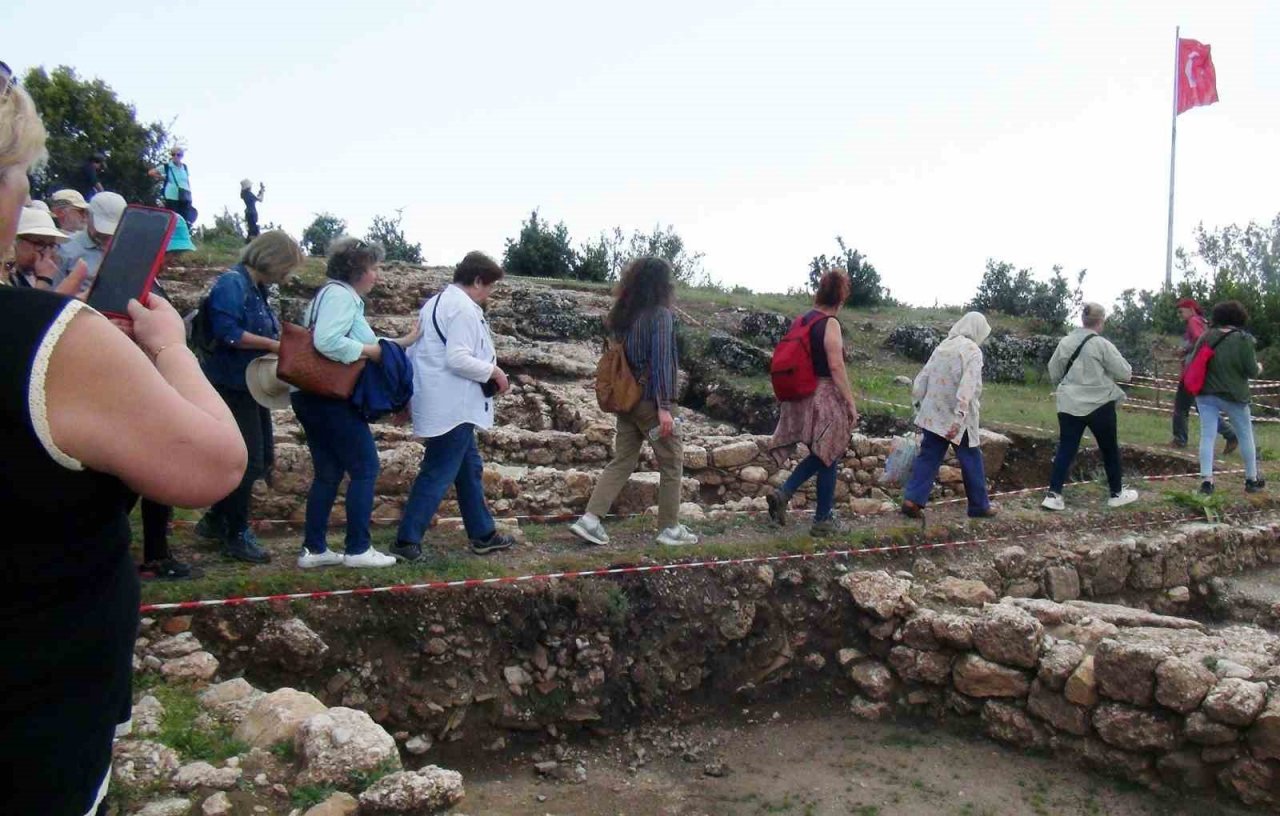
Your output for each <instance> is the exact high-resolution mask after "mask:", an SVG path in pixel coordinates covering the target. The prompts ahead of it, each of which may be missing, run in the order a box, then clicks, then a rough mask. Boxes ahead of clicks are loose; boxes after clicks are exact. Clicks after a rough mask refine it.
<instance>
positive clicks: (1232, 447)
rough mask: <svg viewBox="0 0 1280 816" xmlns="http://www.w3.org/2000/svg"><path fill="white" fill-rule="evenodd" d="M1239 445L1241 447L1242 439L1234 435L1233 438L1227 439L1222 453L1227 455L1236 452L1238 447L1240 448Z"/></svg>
mask: <svg viewBox="0 0 1280 816" xmlns="http://www.w3.org/2000/svg"><path fill="white" fill-rule="evenodd" d="M1239 447H1240V440H1239V439H1236V438H1234V437H1232V438H1231V439H1228V440H1227V444H1225V445H1223V446H1222V455H1223V456H1226V455H1227V454H1229V453H1235V452H1236V448H1239Z"/></svg>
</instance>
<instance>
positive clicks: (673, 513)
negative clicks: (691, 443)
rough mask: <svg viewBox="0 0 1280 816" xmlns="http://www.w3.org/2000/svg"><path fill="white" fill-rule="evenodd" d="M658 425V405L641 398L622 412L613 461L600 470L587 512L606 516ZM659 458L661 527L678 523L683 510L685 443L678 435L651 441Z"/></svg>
mask: <svg viewBox="0 0 1280 816" xmlns="http://www.w3.org/2000/svg"><path fill="white" fill-rule="evenodd" d="M656 427H658V404H657V403H656V402H653V401H651V400H641V401H640V404H639V405H637V406H636V407H635V408H633V409H631V411H629V412H628V413H625V414H618V430H617V433H616V435H615V436H614V440H613V448H614V454H613V461H611V462H609V464H608V465H606V466H605V468H604V470H603V471H601V472H600V480H599V481H598V482H596V487H595V489H594V490H592V491H591V500H590V501H588V502H587V512H588V513H591V514H592V515H595V516H605V515H607V514H608V513H609V509H610V508H611V507H613V502H614V500H615V499H617V498H618V494H619V493H621V492H622V488H624V487H626V485H627V480H628V479H629V478H631V474H632V473H635V470H636V465H637V464H639V462H640V446H641V445H642V444H643V443H644V442H645V440H646V438H647V437H646V434H648V432H649V431H650V430H651V429H653V428H656ZM649 444H650V445H652V446H653V453H654V455H655V456H656V457H657V459H658V473H659V475H660V478H659V480H658V524H659V525H660V529H663V530H665V529H667V528H668V527H673V526H675V524H676V522H677V518H678V515H679V511H680V480H681V478H682V477H683V476H684V444H683V443H682V442H681V441H680V437H679V436H678V435H676V434H672V435H671V436H668V437H664V438H660V439H658V440H657V441H650V443H649Z"/></svg>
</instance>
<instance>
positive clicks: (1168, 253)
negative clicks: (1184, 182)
mask: <svg viewBox="0 0 1280 816" xmlns="http://www.w3.org/2000/svg"><path fill="white" fill-rule="evenodd" d="M1181 35H1182V26H1175V27H1174V29H1173V117H1172V120H1171V121H1172V122H1173V124H1172V127H1171V132H1172V134H1173V135H1172V136H1170V138H1169V232H1168V236H1167V238H1166V239H1165V248H1164V288H1165V290H1166V291H1173V168H1174V165H1175V159H1176V157H1177V155H1178V70H1179V67H1180V66H1179V65H1178V43H1179V42H1180V41H1181Z"/></svg>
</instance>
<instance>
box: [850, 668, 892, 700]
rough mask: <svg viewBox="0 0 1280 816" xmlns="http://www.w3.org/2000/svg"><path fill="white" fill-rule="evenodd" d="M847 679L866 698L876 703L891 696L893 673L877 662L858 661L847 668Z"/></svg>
mask: <svg viewBox="0 0 1280 816" xmlns="http://www.w3.org/2000/svg"><path fill="white" fill-rule="evenodd" d="M849 679H850V680H852V681H853V684H854V685H855V686H857V687H858V690H859V691H861V692H862V693H863V694H864V695H866V696H867V697H870V698H871V699H872V700H876V701H878V702H883V701H885V700H888V699H889V698H890V697H892V696H893V673H892V672H890V671H889V670H888V669H887V668H885V665H884V664H883V663H881V662H880V661H878V660H859V661H858V662H856V663H854V664H853V665H852V666H850V667H849Z"/></svg>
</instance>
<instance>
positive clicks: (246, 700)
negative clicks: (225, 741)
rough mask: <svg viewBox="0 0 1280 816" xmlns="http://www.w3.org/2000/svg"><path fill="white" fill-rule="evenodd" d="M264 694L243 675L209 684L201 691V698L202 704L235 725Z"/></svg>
mask: <svg viewBox="0 0 1280 816" xmlns="http://www.w3.org/2000/svg"><path fill="white" fill-rule="evenodd" d="M264 696H265V695H264V694H263V692H261V691H259V690H258V689H256V688H254V687H253V686H251V685H249V681H247V680H245V679H244V678H243V677H233V678H232V679H230V680H224V681H223V682H221V683H215V684H214V685H212V686H209V687H208V688H207V689H205V690H204V691H202V692H200V698H199V699H200V705H201V706H203V707H204V708H205V709H207V710H208V711H209V712H210V713H211V714H213V715H214V716H215V717H217V718H218V719H220V720H222V721H223V722H228V723H231V724H233V725H234V724H236V723H239V722H240V721H241V720H243V719H244V718H245V715H246V714H248V713H249V711H250V709H252V708H253V706H254V705H255V704H256V703H257V702H258V700H260V699H262V698H263V697H264Z"/></svg>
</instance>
